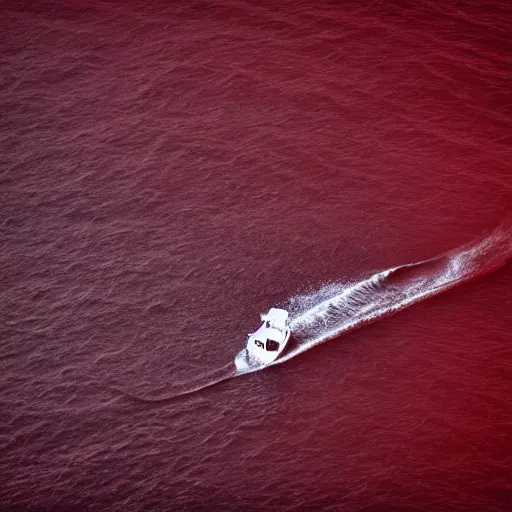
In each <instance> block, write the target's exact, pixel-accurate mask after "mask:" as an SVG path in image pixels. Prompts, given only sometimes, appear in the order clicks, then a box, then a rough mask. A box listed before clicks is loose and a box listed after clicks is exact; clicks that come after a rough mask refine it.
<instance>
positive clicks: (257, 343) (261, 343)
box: [254, 340, 265, 348]
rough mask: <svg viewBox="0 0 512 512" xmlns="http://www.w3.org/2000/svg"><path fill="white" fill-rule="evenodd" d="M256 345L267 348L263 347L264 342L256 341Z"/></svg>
mask: <svg viewBox="0 0 512 512" xmlns="http://www.w3.org/2000/svg"><path fill="white" fill-rule="evenodd" d="M254 344H255V345H256V346H257V347H260V348H265V346H264V345H263V342H262V341H260V340H254Z"/></svg>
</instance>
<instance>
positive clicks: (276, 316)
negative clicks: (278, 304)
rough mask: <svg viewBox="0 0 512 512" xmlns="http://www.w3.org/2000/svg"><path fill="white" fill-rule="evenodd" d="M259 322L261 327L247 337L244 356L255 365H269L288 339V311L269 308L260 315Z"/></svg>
mask: <svg viewBox="0 0 512 512" xmlns="http://www.w3.org/2000/svg"><path fill="white" fill-rule="evenodd" d="M261 321H262V322H263V324H262V325H261V327H260V328H259V329H258V330H257V331H256V332H253V333H252V334H249V335H248V336H247V348H246V349H245V356H246V357H247V358H248V359H249V360H250V361H251V362H254V363H256V364H269V363H271V362H272V361H275V360H276V359H277V358H278V357H279V356H280V355H281V354H282V353H283V351H284V349H285V348H286V345H287V343H288V340H289V339H290V335H291V330H290V326H289V325H288V311H286V310H285V309H279V308H271V309H270V311H269V312H268V313H266V314H263V315H261Z"/></svg>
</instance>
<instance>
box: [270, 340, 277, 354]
mask: <svg viewBox="0 0 512 512" xmlns="http://www.w3.org/2000/svg"><path fill="white" fill-rule="evenodd" d="M267 350H268V351H269V352H275V351H276V350H279V343H278V342H277V341H274V340H267Z"/></svg>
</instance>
